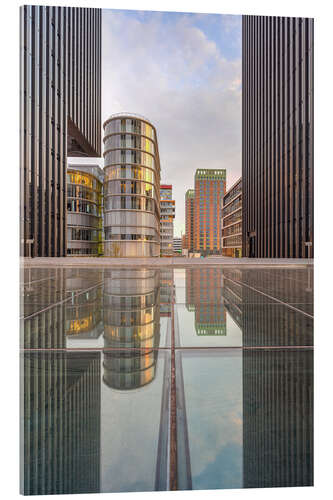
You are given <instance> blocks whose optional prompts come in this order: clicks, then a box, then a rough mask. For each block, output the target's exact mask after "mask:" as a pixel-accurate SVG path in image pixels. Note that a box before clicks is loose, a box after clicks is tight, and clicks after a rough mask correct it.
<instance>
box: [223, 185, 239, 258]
mask: <svg viewBox="0 0 333 500" xmlns="http://www.w3.org/2000/svg"><path fill="white" fill-rule="evenodd" d="M222 255H224V256H225V257H241V256H242V178H240V179H238V181H236V182H235V184H233V185H232V186H231V188H230V189H228V191H227V192H226V194H225V195H224V197H223V203H222Z"/></svg>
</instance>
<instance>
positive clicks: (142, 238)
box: [105, 231, 158, 242]
mask: <svg viewBox="0 0 333 500" xmlns="http://www.w3.org/2000/svg"><path fill="white" fill-rule="evenodd" d="M105 239H106V240H136V241H156V242H158V239H156V237H154V236H153V235H151V234H150V235H149V234H146V235H144V234H109V233H108V232H107V231H106V233H105Z"/></svg>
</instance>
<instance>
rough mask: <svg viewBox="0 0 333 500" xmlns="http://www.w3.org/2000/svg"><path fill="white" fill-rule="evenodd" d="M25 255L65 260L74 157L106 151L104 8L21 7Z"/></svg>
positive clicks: (22, 166) (22, 221)
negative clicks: (103, 137)
mask: <svg viewBox="0 0 333 500" xmlns="http://www.w3.org/2000/svg"><path fill="white" fill-rule="evenodd" d="M20 64H21V83H20V87H21V88H20V96H21V97H20V111H21V134H20V141H21V142H20V163H21V169H20V172H21V173H20V178H21V180H20V183H21V184H20V185H21V197H20V198H21V210H20V217H21V242H22V244H21V254H22V255H26V256H28V255H30V252H31V254H32V256H40V257H44V256H46V257H52V256H65V255H66V251H67V243H66V164H67V156H95V157H96V156H100V154H101V140H100V136H101V126H100V121H101V120H100V114H101V9H81V8H73V7H46V6H24V7H21V59H20Z"/></svg>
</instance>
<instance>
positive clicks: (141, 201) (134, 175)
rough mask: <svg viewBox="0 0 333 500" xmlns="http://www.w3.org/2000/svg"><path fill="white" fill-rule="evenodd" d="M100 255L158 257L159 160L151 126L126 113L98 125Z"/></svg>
mask: <svg viewBox="0 0 333 500" xmlns="http://www.w3.org/2000/svg"><path fill="white" fill-rule="evenodd" d="M104 175H105V178H104V228H105V243H104V255H108V256H111V257H158V256H159V255H160V159H159V153H158V144H157V134H156V129H155V127H154V126H153V125H152V124H151V122H150V121H148V120H147V119H146V118H144V117H142V116H139V115H133V114H128V113H118V114H115V115H112V116H111V117H110V118H109V119H108V120H106V122H105V123H104Z"/></svg>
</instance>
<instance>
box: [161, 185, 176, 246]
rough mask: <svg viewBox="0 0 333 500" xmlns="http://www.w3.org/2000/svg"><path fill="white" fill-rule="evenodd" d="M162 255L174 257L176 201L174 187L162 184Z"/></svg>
mask: <svg viewBox="0 0 333 500" xmlns="http://www.w3.org/2000/svg"><path fill="white" fill-rule="evenodd" d="M160 203H161V221H160V222H161V255H170V256H171V255H173V219H174V218H175V200H173V199H172V185H171V184H161V187H160Z"/></svg>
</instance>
